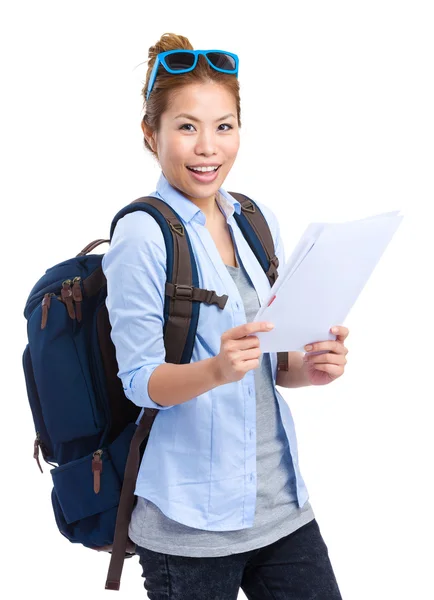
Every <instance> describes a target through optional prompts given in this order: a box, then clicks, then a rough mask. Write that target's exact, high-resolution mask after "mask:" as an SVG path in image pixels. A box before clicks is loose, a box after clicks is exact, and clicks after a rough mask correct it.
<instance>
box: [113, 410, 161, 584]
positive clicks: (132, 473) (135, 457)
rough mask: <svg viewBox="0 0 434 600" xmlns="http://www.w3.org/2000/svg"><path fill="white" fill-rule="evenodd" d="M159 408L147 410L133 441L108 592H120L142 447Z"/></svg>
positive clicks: (125, 475) (121, 502) (118, 515)
mask: <svg viewBox="0 0 434 600" xmlns="http://www.w3.org/2000/svg"><path fill="white" fill-rule="evenodd" d="M158 412H159V411H158V409H157V408H145V409H144V412H143V415H142V418H141V419H140V423H139V425H138V426H137V429H136V431H135V432H134V435H133V437H132V440H131V444H130V451H129V453H128V458H127V464H126V466H125V472H124V481H123V484H122V491H121V498H120V501H119V507H118V512H117V518H116V526H115V535H114V541H113V550H112V556H111V559H110V566H109V570H108V573H107V580H106V584H105V589H106V590H119V588H120V585H121V575H122V569H123V566H124V559H125V552H126V548H127V545H128V541H130V542H131V540H129V538H128V526H129V523H130V519H131V513H132V511H133V506H134V490H135V486H136V479H137V474H138V471H139V466H140V459H141V456H140V447H141V445H142V443H143V442H144V440H145V439H146V441H147V439H148V436H149V432H150V431H151V427H152V424H153V422H154V420H155V417H156V416H157V414H158Z"/></svg>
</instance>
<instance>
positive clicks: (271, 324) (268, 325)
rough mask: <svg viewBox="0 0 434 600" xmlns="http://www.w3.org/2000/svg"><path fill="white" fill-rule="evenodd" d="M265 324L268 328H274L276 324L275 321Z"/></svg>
mask: <svg viewBox="0 0 434 600" xmlns="http://www.w3.org/2000/svg"><path fill="white" fill-rule="evenodd" d="M265 326H266V328H267V329H273V327H274V324H273V323H266V324H265Z"/></svg>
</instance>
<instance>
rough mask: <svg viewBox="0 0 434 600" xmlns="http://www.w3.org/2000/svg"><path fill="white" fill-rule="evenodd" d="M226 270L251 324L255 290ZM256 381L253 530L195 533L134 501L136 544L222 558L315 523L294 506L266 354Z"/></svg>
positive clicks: (238, 273)
mask: <svg viewBox="0 0 434 600" xmlns="http://www.w3.org/2000/svg"><path fill="white" fill-rule="evenodd" d="M240 263H241V261H240V259H239V256H238V264H239V265H240ZM226 268H227V269H228V271H229V273H230V274H231V275H232V277H233V279H234V282H235V283H236V285H237V287H238V289H239V291H240V295H241V298H242V299H243V303H244V309H245V312H246V322H247V323H249V322H251V321H253V319H254V317H255V315H256V313H257V311H258V309H259V306H260V303H259V299H258V295H257V293H256V290H255V288H254V286H253V284H252V282H251V280H250V278H249V276H248V274H247V272H246V271H245V269H244V267H243V266H242V265H240V266H237V267H233V266H231V265H226ZM254 377H255V387H256V440H257V448H256V469H257V500H256V510H255V519H254V523H253V526H252V527H249V528H247V529H238V530H233V531H206V530H203V529H195V528H194V527H188V526H186V525H184V524H181V523H178V522H177V521H174V520H172V519H170V518H169V517H167V516H166V515H165V514H164V513H163V512H162V511H161V510H160V509H159V508H158V507H157V506H156V505H155V504H154V503H152V502H151V501H150V500H148V499H146V498H142V497H141V496H138V497H137V503H136V505H135V507H134V510H133V513H132V516H131V521H130V526H129V531H128V534H129V537H130V538H131V540H132V541H133V542H134V543H135V544H136V545H138V546H141V547H143V548H148V549H149V550H154V551H155V552H162V553H164V554H175V555H178V556H197V557H200V556H226V555H229V554H235V553H239V552H247V551H248V550H254V549H256V548H261V547H263V546H267V545H269V544H272V543H273V542H275V541H277V540H278V539H280V538H282V537H284V536H286V535H289V534H290V533H292V532H293V531H295V530H296V529H298V528H299V527H302V525H305V524H306V523H308V522H309V521H311V520H312V519H314V517H315V515H314V513H313V509H312V507H311V505H310V503H309V501H307V502H306V503H305V504H304V506H303V507H302V508H299V507H298V504H297V499H296V493H295V475H294V470H293V467H292V459H291V454H290V452H289V447H288V440H287V437H286V434H285V431H284V429H283V424H282V421H281V418H280V412H279V406H278V404H277V400H276V399H275V397H274V393H273V389H274V382H273V376H272V371H271V361H270V355H269V354H268V353H262V354H261V356H260V364H259V367H258V368H257V369H255V373H254Z"/></svg>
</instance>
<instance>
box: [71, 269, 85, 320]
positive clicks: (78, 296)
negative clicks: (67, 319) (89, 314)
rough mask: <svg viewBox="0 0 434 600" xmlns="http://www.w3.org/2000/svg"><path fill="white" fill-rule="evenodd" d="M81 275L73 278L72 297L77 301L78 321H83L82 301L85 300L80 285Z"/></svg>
mask: <svg viewBox="0 0 434 600" xmlns="http://www.w3.org/2000/svg"><path fill="white" fill-rule="evenodd" d="M80 281H81V277H74V279H73V280H72V299H73V300H74V302H75V307H76V312H77V321H78V322H79V323H80V322H81V302H82V300H83V295H82V293H81V286H80Z"/></svg>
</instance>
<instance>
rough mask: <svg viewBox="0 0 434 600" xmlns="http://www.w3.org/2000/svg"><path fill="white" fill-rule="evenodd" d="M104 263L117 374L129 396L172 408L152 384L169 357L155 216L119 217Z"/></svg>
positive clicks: (161, 252) (147, 404) (160, 248)
mask: <svg viewBox="0 0 434 600" xmlns="http://www.w3.org/2000/svg"><path fill="white" fill-rule="evenodd" d="M102 269H103V272H104V275H105V277H106V279H107V298H106V306H107V311H108V315H109V320H110V325H111V339H112V341H113V344H114V346H115V349H116V359H117V362H118V367H119V371H118V373H117V375H118V377H119V378H120V379H121V381H122V385H123V389H124V393H125V395H126V397H127V398H128V399H129V400H131V401H132V402H134V404H136V405H137V406H141V407H144V408H157V409H159V410H165V409H168V408H172V406H162V405H160V404H157V403H156V402H154V401H153V400H152V399H151V397H150V396H149V390H148V385H149V379H150V377H151V375H152V373H153V372H154V370H155V369H156V368H157V367H158V366H160V365H161V364H164V363H165V362H166V349H165V346H164V335H163V328H164V292H165V285H166V247H165V244H164V238H163V234H162V232H161V229H160V227H159V225H158V223H157V222H156V221H155V219H154V218H153V217H151V216H150V215H149V214H148V213H145V212H140V211H137V212H134V213H131V214H128V215H126V216H125V217H123V218H122V219H120V220H119V221H118V223H117V225H116V229H115V231H114V234H113V237H112V241H111V243H110V247H109V250H108V251H107V253H106V254H105V255H104V257H103V260H102Z"/></svg>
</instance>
